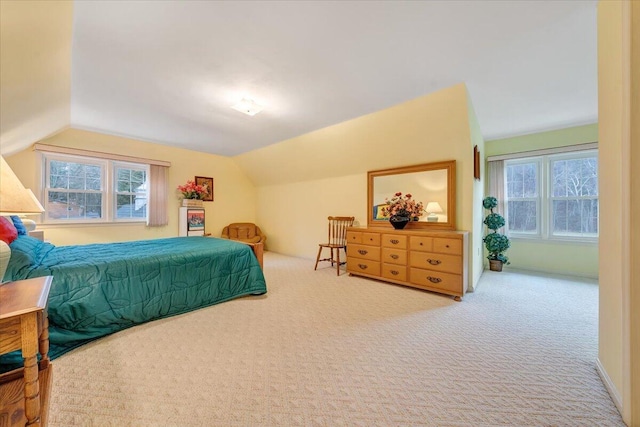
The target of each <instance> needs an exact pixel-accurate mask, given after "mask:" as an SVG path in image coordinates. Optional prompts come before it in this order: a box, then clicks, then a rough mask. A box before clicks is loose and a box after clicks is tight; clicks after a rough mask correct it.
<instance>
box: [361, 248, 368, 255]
mask: <svg viewBox="0 0 640 427" xmlns="http://www.w3.org/2000/svg"><path fill="white" fill-rule="evenodd" d="M358 253H359V254H360V255H366V254H368V253H369V251H365V250H364V249H358Z"/></svg>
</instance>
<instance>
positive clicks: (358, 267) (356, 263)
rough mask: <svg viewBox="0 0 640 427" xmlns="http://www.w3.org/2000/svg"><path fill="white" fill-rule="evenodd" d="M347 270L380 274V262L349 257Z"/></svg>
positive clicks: (374, 274)
mask: <svg viewBox="0 0 640 427" xmlns="http://www.w3.org/2000/svg"><path fill="white" fill-rule="evenodd" d="M347 271H349V272H353V273H363V274H370V275H372V276H379V275H380V262H378V261H371V260H369V259H362V258H354V257H350V256H349V257H347Z"/></svg>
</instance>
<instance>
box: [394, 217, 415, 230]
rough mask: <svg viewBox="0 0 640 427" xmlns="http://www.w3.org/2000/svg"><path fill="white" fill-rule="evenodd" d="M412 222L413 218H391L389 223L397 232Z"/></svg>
mask: <svg viewBox="0 0 640 427" xmlns="http://www.w3.org/2000/svg"><path fill="white" fill-rule="evenodd" d="M410 221H411V218H389V222H390V223H391V225H392V226H393V228H395V229H396V230H402V229H403V228H404V227H406V225H407V224H409V222H410Z"/></svg>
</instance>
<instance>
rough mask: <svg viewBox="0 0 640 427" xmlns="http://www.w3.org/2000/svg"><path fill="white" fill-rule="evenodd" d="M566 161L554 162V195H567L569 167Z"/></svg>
mask: <svg viewBox="0 0 640 427" xmlns="http://www.w3.org/2000/svg"><path fill="white" fill-rule="evenodd" d="M566 166H567V165H566V162H564V161H557V162H553V167H552V169H553V172H552V173H553V179H552V181H551V182H552V184H553V191H552V194H553V196H554V197H565V196H566V195H567V167H566Z"/></svg>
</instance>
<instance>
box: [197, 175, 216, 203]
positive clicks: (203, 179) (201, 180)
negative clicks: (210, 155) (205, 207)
mask: <svg viewBox="0 0 640 427" xmlns="http://www.w3.org/2000/svg"><path fill="white" fill-rule="evenodd" d="M195 181H196V185H204V186H206V187H207V188H208V189H209V194H207V197H205V198H204V199H202V200H203V201H205V202H213V178H209V177H207V176H196V177H195Z"/></svg>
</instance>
